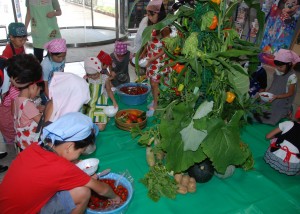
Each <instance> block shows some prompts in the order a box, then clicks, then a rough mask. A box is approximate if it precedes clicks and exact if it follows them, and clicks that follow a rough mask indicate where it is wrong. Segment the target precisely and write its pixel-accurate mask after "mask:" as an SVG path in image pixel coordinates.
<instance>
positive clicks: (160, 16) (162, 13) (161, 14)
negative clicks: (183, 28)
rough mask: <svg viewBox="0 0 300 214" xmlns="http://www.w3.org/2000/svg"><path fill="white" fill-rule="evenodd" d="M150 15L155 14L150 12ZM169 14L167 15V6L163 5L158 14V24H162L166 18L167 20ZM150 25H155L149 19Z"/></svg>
mask: <svg viewBox="0 0 300 214" xmlns="http://www.w3.org/2000/svg"><path fill="white" fill-rule="evenodd" d="M149 13H150V14H151V15H152V14H153V15H154V13H155V12H152V11H149ZM166 16H167V14H166V10H165V6H164V4H163V3H162V4H161V6H160V11H159V13H158V19H157V22H160V21H161V20H163V19H164V18H166ZM149 25H153V23H152V22H151V21H150V19H148V26H149Z"/></svg>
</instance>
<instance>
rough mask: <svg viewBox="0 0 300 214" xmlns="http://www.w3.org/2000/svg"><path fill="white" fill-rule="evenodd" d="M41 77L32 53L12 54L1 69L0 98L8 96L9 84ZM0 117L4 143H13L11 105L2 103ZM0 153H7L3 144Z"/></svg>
mask: <svg viewBox="0 0 300 214" xmlns="http://www.w3.org/2000/svg"><path fill="white" fill-rule="evenodd" d="M41 77H42V67H41V65H40V63H39V62H38V61H37V59H36V58H35V57H34V56H33V55H31V54H28V55H26V54H20V55H16V56H13V57H12V58H10V59H8V60H7V67H6V68H5V69H4V70H3V75H2V76H1V81H0V82H1V84H0V98H1V97H2V98H4V100H5V96H8V95H7V93H8V90H9V88H10V86H16V87H24V86H26V85H28V84H29V83H31V82H34V81H36V80H37V79H41ZM11 83H12V84H11ZM16 96H17V95H16ZM2 101H3V100H2ZM3 109H5V111H4V112H3V111H2V110H3ZM9 116H10V117H11V119H10V120H9V121H10V122H9V123H8V121H6V119H5V117H9ZM0 118H1V119H0V129H1V132H2V135H3V136H5V139H6V143H14V142H15V130H14V124H13V116H12V112H11V107H9V108H5V107H4V106H3V105H2V106H1V115H0ZM7 129H9V133H7V132H6V130H7ZM2 143H3V142H2ZM0 154H4V155H5V154H7V152H6V149H5V146H3V145H1V146H0ZM6 169H7V166H2V165H0V171H2V172H3V171H5V170H6Z"/></svg>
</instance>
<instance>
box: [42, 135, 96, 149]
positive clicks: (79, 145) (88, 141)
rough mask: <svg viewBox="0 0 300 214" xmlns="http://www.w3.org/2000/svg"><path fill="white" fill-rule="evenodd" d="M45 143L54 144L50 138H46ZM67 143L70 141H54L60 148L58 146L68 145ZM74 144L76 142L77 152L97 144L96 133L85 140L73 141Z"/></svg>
mask: <svg viewBox="0 0 300 214" xmlns="http://www.w3.org/2000/svg"><path fill="white" fill-rule="evenodd" d="M45 142H46V143H50V144H51V143H52V142H51V139H49V138H46V139H45ZM66 142H69V141H60V140H55V141H54V145H55V146H58V145H61V144H64V143H66ZM72 142H74V148H75V150H77V149H81V148H86V147H87V146H88V145H93V144H95V134H94V132H91V134H90V135H89V136H88V137H86V138H85V139H83V140H78V141H72Z"/></svg>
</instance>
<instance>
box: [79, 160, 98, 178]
mask: <svg viewBox="0 0 300 214" xmlns="http://www.w3.org/2000/svg"><path fill="white" fill-rule="evenodd" d="M98 165H99V159H97V158H88V159H85V160H82V161H80V162H78V163H77V164H76V166H78V167H79V168H80V169H81V170H83V171H84V172H85V173H86V174H88V175H93V174H94V173H95V172H96V171H97V169H98Z"/></svg>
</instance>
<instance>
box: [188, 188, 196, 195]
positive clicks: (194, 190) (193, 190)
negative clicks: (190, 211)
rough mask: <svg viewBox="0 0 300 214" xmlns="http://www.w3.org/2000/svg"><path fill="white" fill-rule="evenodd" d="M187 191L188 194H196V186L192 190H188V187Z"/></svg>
mask: <svg viewBox="0 0 300 214" xmlns="http://www.w3.org/2000/svg"><path fill="white" fill-rule="evenodd" d="M187 190H188V192H190V193H193V192H196V186H195V187H194V188H190V187H189V186H188V188H187Z"/></svg>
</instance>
